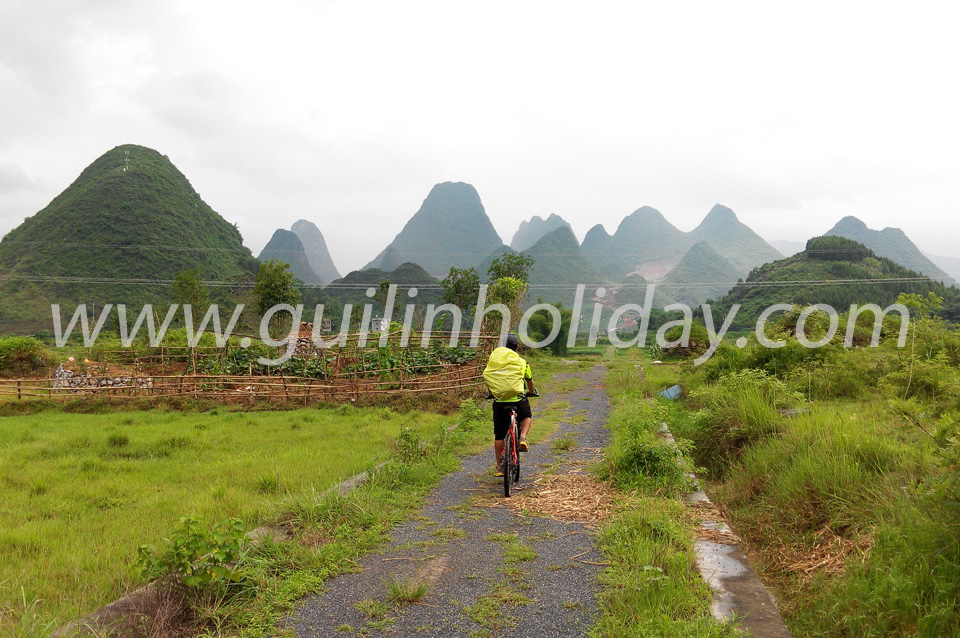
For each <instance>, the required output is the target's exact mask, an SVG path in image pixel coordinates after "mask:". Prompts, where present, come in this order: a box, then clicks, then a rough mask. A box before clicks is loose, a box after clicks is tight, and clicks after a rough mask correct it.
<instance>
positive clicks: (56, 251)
mask: <svg viewBox="0 0 960 638" xmlns="http://www.w3.org/2000/svg"><path fill="white" fill-rule="evenodd" d="M185 266H190V267H196V268H199V269H200V271H201V272H202V273H203V274H204V276H205V277H206V278H208V279H211V280H218V281H231V280H249V279H250V278H251V276H252V275H253V273H254V272H255V271H256V268H257V262H256V260H255V259H254V258H253V256H252V255H251V254H250V250H249V249H247V248H246V247H244V246H243V242H242V238H241V237H240V233H239V232H238V231H237V229H236V228H235V227H234V226H233V225H232V224H230V223H228V222H227V221H226V220H224V219H223V218H222V217H221V216H220V215H219V214H217V213H216V211H214V210H213V209H211V208H210V207H209V206H208V205H207V204H206V203H205V202H204V201H203V200H202V199H201V198H200V195H199V194H198V193H197V192H196V191H195V190H194V189H193V187H192V186H191V185H190V182H189V181H187V178H186V177H184V175H183V174H182V173H180V171H178V170H177V168H176V167H175V166H174V165H173V164H172V163H171V162H170V160H169V159H168V158H167V157H166V156H164V155H161V154H160V153H158V152H157V151H154V150H151V149H149V148H144V147H142V146H136V145H133V144H127V145H123V146H118V147H116V148H114V149H113V150H111V151H109V152H107V153H105V154H104V155H102V156H101V157H100V158H99V159H97V160H96V161H95V162H93V163H92V164H91V165H90V166H88V167H87V168H86V169H85V170H84V171H83V172H82V173H81V174H80V176H79V177H78V178H77V179H76V181H74V182H73V184H71V185H70V186H69V187H67V188H66V189H65V190H64V191H63V192H62V193H61V194H60V195H58V196H57V197H56V198H54V200H53V201H52V202H50V204H49V205H47V207H46V208H44V209H43V210H41V211H40V212H38V213H36V214H35V215H33V216H31V217H29V218H28V219H27V220H26V221H24V222H23V223H22V224H21V225H20V226H18V227H17V228H15V229H13V230H12V231H10V232H9V233H8V234H7V235H6V236H5V237H4V238H3V241H2V242H0V270H3V272H4V273H5V274H6V276H7V277H8V278H9V279H8V281H7V283H5V284H4V285H3V286H2V287H0V292H2V294H3V296H4V304H3V306H2V308H0V330H4V331H7V330H19V331H22V332H32V331H36V330H39V329H43V328H48V327H49V325H50V304H51V303H53V302H55V301H56V302H58V303H60V304H61V305H64V306H70V305H72V304H75V303H87V304H88V305H89V304H93V303H96V304H97V305H102V304H103V303H106V302H115V301H117V300H123V301H124V302H125V303H126V304H127V305H128V306H138V305H140V304H143V303H166V302H168V301H169V299H170V290H169V288H167V287H164V286H158V285H156V284H152V283H151V284H134V283H124V284H116V283H97V282H95V281H92V280H96V279H99V278H108V279H115V278H122V279H146V280H150V281H153V280H158V279H166V280H172V279H173V278H174V276H175V275H176V274H177V273H178V272H180V271H182V270H183V269H184V267H185ZM20 275H24V276H31V277H37V276H40V277H66V278H80V279H82V280H83V282H70V281H60V282H56V283H54V282H52V281H21V280H17V277H18V276H20ZM235 292H236V291H233V290H230V289H229V288H228V287H227V288H224V287H221V288H220V289H218V295H220V296H221V298H222V299H227V298H230V297H232V296H233V295H234V293H235Z"/></svg>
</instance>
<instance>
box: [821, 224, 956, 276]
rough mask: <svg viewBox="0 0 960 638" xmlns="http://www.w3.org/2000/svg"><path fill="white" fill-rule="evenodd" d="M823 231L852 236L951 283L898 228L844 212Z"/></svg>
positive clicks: (883, 252) (849, 237)
mask: <svg viewBox="0 0 960 638" xmlns="http://www.w3.org/2000/svg"><path fill="white" fill-rule="evenodd" d="M824 235H828V236H829V235H836V236H839V237H846V238H847V239H852V240H853V241H855V242H858V243H861V244H863V245H864V246H866V247H867V248H869V249H870V250H872V251H873V252H875V253H876V254H878V255H880V256H881V257H886V258H887V259H890V260H893V261H895V262H896V263H898V264H900V265H901V266H903V267H904V268H909V269H910V270H915V271H917V272H919V273H923V274H924V275H926V276H928V277H932V278H933V279H936V280H938V281H941V282H943V283H945V284H948V285H951V284H953V283H954V281H953V280H952V279H951V278H950V276H949V275H947V273H945V272H943V271H942V270H941V269H940V268H939V267H937V266H936V265H935V264H934V263H933V262H932V261H930V260H929V259H927V257H926V256H925V255H924V254H923V253H922V252H920V249H919V248H917V246H916V245H915V244H914V243H913V242H912V241H910V238H909V237H907V236H906V235H905V234H904V232H903V231H902V230H900V229H899V228H884V229H883V230H872V229H870V228H867V225H866V224H864V223H863V222H862V221H860V220H859V219H857V218H856V217H853V216H847V217H844V218H843V219H841V220H840V221H839V222H837V224H836V225H835V226H834V227H833V228H831V229H830V230H828V231H827V232H825V233H824Z"/></svg>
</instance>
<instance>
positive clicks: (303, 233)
mask: <svg viewBox="0 0 960 638" xmlns="http://www.w3.org/2000/svg"><path fill="white" fill-rule="evenodd" d="M290 230H292V231H293V232H295V233H296V234H297V237H299V238H300V243H302V244H303V250H304V252H305V253H306V255H307V261H308V262H310V268H311V269H312V270H313V272H315V273H316V274H317V276H318V277H320V281H322V282H323V283H325V284H328V283H330V282H331V281H333V280H335V279H340V271H339V270H337V267H336V265H335V264H334V263H333V257H331V256H330V251H329V250H327V242H326V241H324V239H323V233H321V232H320V229H319V228H317V227H316V225H315V224H314V223H313V222H308V221H307V220H305V219H301V220H299V221H296V222H294V224H293V226H291V227H290Z"/></svg>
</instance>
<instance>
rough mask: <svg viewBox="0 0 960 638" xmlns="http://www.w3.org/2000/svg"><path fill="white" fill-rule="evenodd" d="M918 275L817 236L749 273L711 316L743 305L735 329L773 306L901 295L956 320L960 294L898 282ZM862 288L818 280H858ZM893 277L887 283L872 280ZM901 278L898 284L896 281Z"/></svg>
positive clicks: (840, 307)
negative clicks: (931, 296) (937, 303)
mask: <svg viewBox="0 0 960 638" xmlns="http://www.w3.org/2000/svg"><path fill="white" fill-rule="evenodd" d="M920 276H921V275H920V274H918V273H916V272H914V271H912V270H907V269H906V268H904V267H903V266H900V265H898V264H896V263H894V262H893V261H891V260H889V259H886V258H884V257H877V256H876V255H875V254H874V253H873V251H871V250H869V249H867V248H866V247H865V246H863V245H862V244H858V243H856V242H854V241H852V240H849V239H844V238H842V237H815V238H813V239H811V240H810V241H808V242H807V249H806V250H804V251H803V252H800V253H797V254H796V255H794V256H792V257H788V258H786V259H781V260H780V261H776V262H773V263H769V264H766V265H764V266H761V267H759V268H756V269H754V270H753V272H751V273H750V276H749V277H748V278H747V280H746V282H744V283H739V284H737V285H736V286H735V287H734V288H733V289H732V290H731V291H730V293H729V294H727V295H726V296H725V297H723V298H722V299H719V300H718V301H717V302H716V303H715V304H714V307H713V316H714V317H715V318H716V317H720V316H727V313H728V312H729V309H730V307H731V306H732V305H733V304H741V306H742V307H741V308H740V311H739V313H738V314H737V317H736V319H735V320H734V323H733V325H732V328H733V329H734V330H749V329H752V328H754V326H755V324H756V321H757V317H759V316H760V313H761V312H763V311H764V310H765V309H767V308H768V307H770V306H772V305H774V304H784V303H785V304H796V305H800V306H806V305H809V304H828V305H830V306H833V308H835V309H836V310H837V311H838V312H845V311H847V310H849V309H850V305H851V304H861V305H862V304H868V303H872V304H878V305H879V306H880V307H881V308H885V307H886V306H888V305H890V304H892V303H895V302H896V300H897V297H898V296H899V295H900V293H902V292H911V293H919V294H924V295H925V294H927V293H928V292H934V293H936V294H937V295H939V296H940V297H943V298H944V311H943V314H944V316H946V317H948V318H950V319H951V320H954V321H956V320H958V319H960V291H958V290H957V289H956V288H947V287H946V286H944V285H943V284H941V283H937V282H933V281H906V282H905V281H902V279H904V278H907V279H909V278H915V277H920ZM858 279H862V280H864V282H863V283H862V284H852V283H849V281H848V282H847V283H837V284H832V285H821V284H818V283H816V282H821V281H831V280H858ZM878 279H879V280H883V279H891V280H892V281H890V282H889V283H886V282H883V281H876V280H878ZM898 280H899V281H898Z"/></svg>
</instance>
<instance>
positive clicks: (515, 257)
mask: <svg viewBox="0 0 960 638" xmlns="http://www.w3.org/2000/svg"><path fill="white" fill-rule="evenodd" d="M532 265H533V257H528V256H527V255H524V254H523V253H507V254H506V255H502V256H500V257H497V258H496V259H494V260H493V263H492V264H490V268H489V269H487V275H488V278H489V280H490V281H492V282H496V281H497V280H498V279H503V278H504V277H512V278H513V279H519V280H520V281H522V282H524V283H527V279H528V277H529V273H530V266H532Z"/></svg>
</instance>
